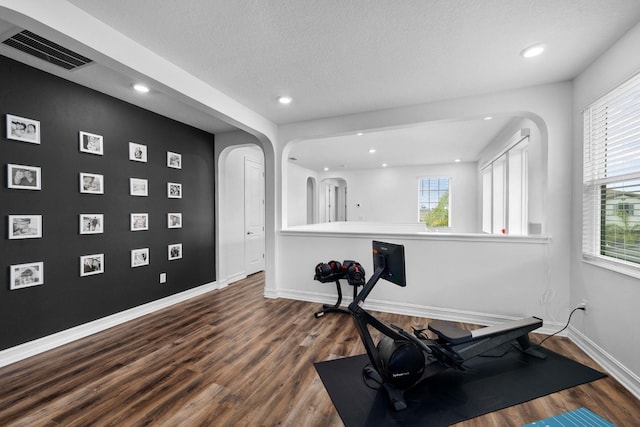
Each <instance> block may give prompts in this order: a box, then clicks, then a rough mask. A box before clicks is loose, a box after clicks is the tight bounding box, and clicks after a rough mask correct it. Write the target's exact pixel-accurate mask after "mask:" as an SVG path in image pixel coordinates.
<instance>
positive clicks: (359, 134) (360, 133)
mask: <svg viewBox="0 0 640 427" xmlns="http://www.w3.org/2000/svg"><path fill="white" fill-rule="evenodd" d="M356 135H358V136H362V135H364V134H363V133H362V132H358V133H356Z"/></svg>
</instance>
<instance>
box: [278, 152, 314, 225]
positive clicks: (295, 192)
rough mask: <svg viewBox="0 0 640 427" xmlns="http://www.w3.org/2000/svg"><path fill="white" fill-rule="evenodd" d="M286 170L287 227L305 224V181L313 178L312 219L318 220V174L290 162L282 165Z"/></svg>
mask: <svg viewBox="0 0 640 427" xmlns="http://www.w3.org/2000/svg"><path fill="white" fill-rule="evenodd" d="M284 164H285V167H286V168H287V179H286V182H285V185H286V192H287V198H286V201H287V202H286V203H287V206H286V209H287V212H288V216H287V223H288V225H289V227H293V226H296V225H303V224H306V223H307V179H309V178H313V179H314V180H315V182H316V203H315V207H316V208H315V210H316V212H314V218H318V212H317V210H318V197H319V196H318V193H319V192H320V185H319V182H320V181H319V180H318V174H317V173H316V172H314V171H312V170H311V169H307V168H305V167H302V166H300V165H297V164H295V163H293V162H291V161H289V162H286V163H284Z"/></svg>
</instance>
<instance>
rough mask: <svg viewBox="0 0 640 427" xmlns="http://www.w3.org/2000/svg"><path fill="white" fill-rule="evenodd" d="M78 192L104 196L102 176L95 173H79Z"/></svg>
mask: <svg viewBox="0 0 640 427" xmlns="http://www.w3.org/2000/svg"><path fill="white" fill-rule="evenodd" d="M80 192H81V193H87V194H104V176H103V175H99V174H95V173H86V172H80Z"/></svg>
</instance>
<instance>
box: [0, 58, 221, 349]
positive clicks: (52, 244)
mask: <svg viewBox="0 0 640 427" xmlns="http://www.w3.org/2000/svg"><path fill="white" fill-rule="evenodd" d="M150 95H151V96H153V93H152V94H150ZM0 113H1V114H2V119H3V120H2V122H0V127H1V128H2V133H1V135H2V137H1V138H0V161H1V162H2V164H3V167H4V177H3V181H4V182H3V184H4V185H2V186H1V189H0V215H1V218H2V222H3V224H2V225H3V228H4V229H5V233H4V236H3V239H2V245H1V246H0V269H1V270H0V271H2V274H0V325H1V327H2V331H3V332H2V334H0V350H2V349H5V348H9V347H13V346H15V345H18V344H21V343H24V342H27V341H31V340H34V339H37V338H40V337H43V336H46V335H49V334H52V333H55V332H58V331H61V330H64V329H68V328H70V327H73V326H77V325H80V324H83V323H86V322H89V321H93V320H96V319H99V318H102V317H105V316H108V315H111V314H114V313H117V312H119V311H122V310H126V309H129V308H132V307H135V306H138V305H141V304H144V303H147V302H150V301H153V300H156V299H160V298H163V297H166V296H169V295H171V294H175V293H178V292H181V291H184V290H187V289H190V288H193V287H197V286H200V285H203V284H206V283H211V282H213V281H215V261H214V259H215V254H214V248H215V244H214V242H215V240H214V160H213V157H214V155H213V139H214V135H212V134H210V133H207V132H204V131H201V130H198V129H195V128H193V127H190V126H187V125H184V124H182V123H179V122H176V121H174V120H170V119H168V118H166V117H163V116H160V115H158V114H155V113H152V112H150V111H147V110H144V109H142V108H139V107H136V106H133V105H131V104H128V103H125V102H123V101H120V100H117V99H115V98H112V97H110V96H106V95H104V94H101V93H99V92H96V91H93V90H90V89H87V88H85V87H82V86H79V85H76V84H74V83H71V82H69V81H66V80H64V79H61V78H58V77H55V76H53V75H50V74H47V73H44V72H42V71H39V70H36V69H34V68H31V67H28V66H26V65H23V64H21V63H18V62H15V61H13V60H11V59H8V58H5V57H2V56H0ZM161 273H166V283H162V284H161V283H160V280H159V277H160V274H161Z"/></svg>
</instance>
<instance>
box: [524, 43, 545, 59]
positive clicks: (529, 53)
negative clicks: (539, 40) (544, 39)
mask: <svg viewBox="0 0 640 427" xmlns="http://www.w3.org/2000/svg"><path fill="white" fill-rule="evenodd" d="M542 52H544V45H541V44H536V45H533V46H529V47H528V48H526V49H524V50H523V51H522V52H520V55H521V56H523V57H525V58H533V57H534V56H538V55H540V54H541V53H542Z"/></svg>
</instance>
